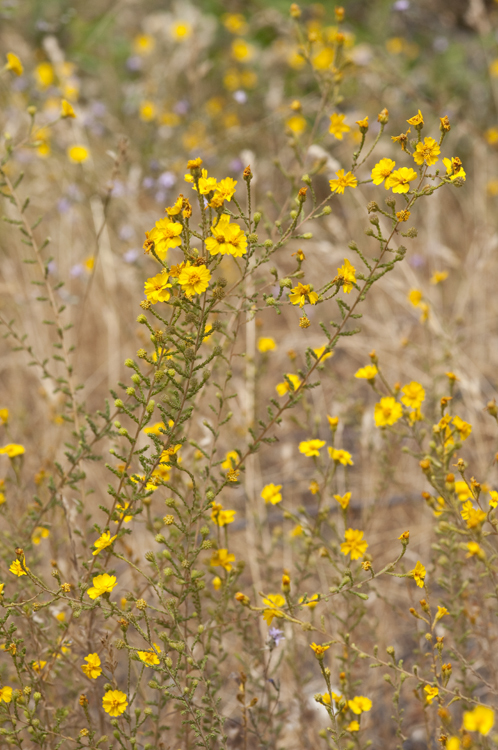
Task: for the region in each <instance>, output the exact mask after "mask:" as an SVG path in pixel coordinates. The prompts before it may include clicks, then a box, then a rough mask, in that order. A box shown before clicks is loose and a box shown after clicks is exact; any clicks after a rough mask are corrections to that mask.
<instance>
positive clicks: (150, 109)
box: [138, 99, 157, 122]
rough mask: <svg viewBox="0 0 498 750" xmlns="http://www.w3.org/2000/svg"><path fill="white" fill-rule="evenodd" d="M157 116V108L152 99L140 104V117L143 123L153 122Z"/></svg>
mask: <svg viewBox="0 0 498 750" xmlns="http://www.w3.org/2000/svg"><path fill="white" fill-rule="evenodd" d="M156 114H157V107H156V105H155V104H154V102H151V101H150V99H144V101H142V102H140V106H139V108H138V116H139V117H140V119H141V120H142V122H152V120H154V119H155V117H156Z"/></svg>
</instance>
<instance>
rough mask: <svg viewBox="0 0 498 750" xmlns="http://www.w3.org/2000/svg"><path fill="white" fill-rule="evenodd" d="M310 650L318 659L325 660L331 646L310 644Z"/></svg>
mask: <svg viewBox="0 0 498 750" xmlns="http://www.w3.org/2000/svg"><path fill="white" fill-rule="evenodd" d="M310 648H311V649H312V650H313V651H314V652H315V656H316V658H317V659H320V660H321V659H323V655H324V653H325V651H328V649H329V648H330V646H320V645H319V644H318V643H310Z"/></svg>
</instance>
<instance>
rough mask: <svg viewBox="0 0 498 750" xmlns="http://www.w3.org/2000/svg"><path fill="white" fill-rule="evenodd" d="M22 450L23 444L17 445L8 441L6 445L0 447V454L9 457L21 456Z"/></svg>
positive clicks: (23, 450)
mask: <svg viewBox="0 0 498 750" xmlns="http://www.w3.org/2000/svg"><path fill="white" fill-rule="evenodd" d="M24 452H25V449H24V446H23V445H18V444H17V443H9V444H8V445H4V446H3V448H0V456H1V455H3V456H8V457H9V458H15V457H16V456H22V455H23V453H24Z"/></svg>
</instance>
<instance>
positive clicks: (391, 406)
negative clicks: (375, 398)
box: [374, 396, 403, 427]
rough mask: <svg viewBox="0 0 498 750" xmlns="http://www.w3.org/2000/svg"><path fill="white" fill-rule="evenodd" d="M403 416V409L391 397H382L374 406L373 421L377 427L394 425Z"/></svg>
mask: <svg viewBox="0 0 498 750" xmlns="http://www.w3.org/2000/svg"><path fill="white" fill-rule="evenodd" d="M402 416H403V408H402V406H401V404H398V402H397V401H396V399H395V398H394V397H393V396H384V398H381V400H380V401H379V403H378V404H375V409H374V419H375V424H376V425H377V427H386V426H387V425H393V424H396V422H397V421H398V420H399V419H401V417H402Z"/></svg>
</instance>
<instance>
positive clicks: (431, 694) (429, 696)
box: [424, 685, 439, 705]
mask: <svg viewBox="0 0 498 750" xmlns="http://www.w3.org/2000/svg"><path fill="white" fill-rule="evenodd" d="M424 692H425V694H426V695H425V700H426V701H427V703H429V705H430V704H431V703H432V701H433V700H434V698H436V697H437V696H438V695H439V688H437V687H432V686H431V685H426V686H425V688H424Z"/></svg>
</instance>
